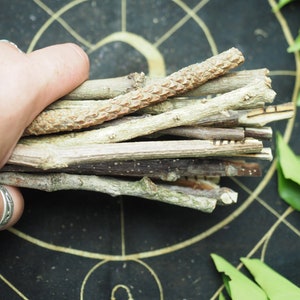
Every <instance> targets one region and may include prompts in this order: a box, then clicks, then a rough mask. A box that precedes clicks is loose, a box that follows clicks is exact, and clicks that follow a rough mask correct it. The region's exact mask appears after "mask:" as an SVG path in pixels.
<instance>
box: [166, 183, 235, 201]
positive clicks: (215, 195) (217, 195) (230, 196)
mask: <svg viewBox="0 0 300 300" xmlns="http://www.w3.org/2000/svg"><path fill="white" fill-rule="evenodd" d="M164 187H166V188H169V189H170V190H172V191H176V192H180V193H185V194H189V195H194V196H201V197H207V198H212V199H216V200H217V204H218V205H230V204H234V203H237V200H238V193H237V192H235V191H233V190H232V189H230V188H227V187H217V188H214V189H210V190H200V189H194V188H189V187H183V186H177V185H164Z"/></svg>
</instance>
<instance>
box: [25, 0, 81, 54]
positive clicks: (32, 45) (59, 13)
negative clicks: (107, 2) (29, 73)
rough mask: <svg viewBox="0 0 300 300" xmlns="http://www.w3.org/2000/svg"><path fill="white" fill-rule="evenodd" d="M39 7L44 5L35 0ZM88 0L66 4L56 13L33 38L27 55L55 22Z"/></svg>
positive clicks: (76, 0) (77, 0) (78, 0)
mask: <svg viewBox="0 0 300 300" xmlns="http://www.w3.org/2000/svg"><path fill="white" fill-rule="evenodd" d="M33 1H34V2H35V3H36V4H37V5H39V4H43V3H42V2H41V1H40V0H33ZM86 1H87V0H75V1H72V2H70V3H68V4H66V5H65V6H63V7H62V8H61V9H59V10H58V11H57V12H56V13H54V14H53V15H52V16H51V18H49V19H48V20H47V21H46V22H45V23H44V24H43V25H42V27H41V28H40V29H39V31H38V32H37V33H36V34H35V36H34V37H33V39H32V40H31V43H30V45H29V47H28V49H27V53H29V52H31V51H32V50H33V49H34V47H35V46H36V44H37V42H38V41H39V39H40V38H41V36H42V35H43V33H44V32H45V31H46V30H47V29H48V28H49V26H50V25H51V24H52V23H53V22H54V21H57V19H58V18H59V17H60V16H61V15H63V14H64V13H65V12H67V11H68V10H70V9H71V8H73V7H75V6H76V5H78V4H81V3H83V2H86Z"/></svg>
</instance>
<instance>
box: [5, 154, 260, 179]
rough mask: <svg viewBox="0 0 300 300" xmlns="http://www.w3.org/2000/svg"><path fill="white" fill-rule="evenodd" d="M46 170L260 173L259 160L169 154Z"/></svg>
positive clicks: (174, 175)
mask: <svg viewBox="0 0 300 300" xmlns="http://www.w3.org/2000/svg"><path fill="white" fill-rule="evenodd" d="M1 172H25V173H33V172H35V173H37V172H39V173H43V172H45V170H43V169H41V168H33V167H28V166H23V165H5V166H4V167H3V168H2V169H1ZM46 172H47V173H51V172H60V173H61V172H62V173H72V174H83V175H102V176H104V175H109V176H127V177H150V178H153V179H161V180H164V181H174V180H177V179H178V178H180V177H183V176H197V178H198V177H199V176H206V177H208V176H209V177H211V176H261V168H260V165H259V164H258V163H247V162H245V161H240V160H232V159H231V160H230V159H228V160H225V159H222V160H221V159H201V158H198V159H197V158H183V159H178V158H176V159H175V158H172V159H167V158H165V159H152V160H135V161H133V160H128V161H118V160H116V161H105V162H98V163H85V164H83V163H81V162H80V161H79V162H78V163H77V164H72V165H69V166H67V167H65V168H59V169H47V170H46Z"/></svg>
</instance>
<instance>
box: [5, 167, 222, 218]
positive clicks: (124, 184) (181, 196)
mask: <svg viewBox="0 0 300 300" xmlns="http://www.w3.org/2000/svg"><path fill="white" fill-rule="evenodd" d="M0 183H1V184H7V185H12V186H16V187H25V188H33V189H38V190H42V191H48V192H54V191H58V190H87V191H95V192H101V193H106V194H109V195H111V196H119V195H127V196H134V197H142V198H146V199H150V200H156V201H161V202H165V203H169V204H173V205H178V206H182V207H188V208H193V209H197V210H201V211H203V212H206V213H211V212H212V211H213V210H214V208H215V207H216V204H217V200H216V199H213V198H209V197H202V196H197V195H196V196H195V195H190V194H185V193H182V192H177V191H172V190H171V189H169V188H165V187H163V186H159V185H155V184H154V183H153V182H152V181H151V180H150V179H149V178H146V177H144V178H143V179H141V180H139V181H125V180H119V179H115V178H109V177H98V176H90V175H71V174H64V173H59V174H48V175H41V174H26V173H10V172H7V173H0Z"/></svg>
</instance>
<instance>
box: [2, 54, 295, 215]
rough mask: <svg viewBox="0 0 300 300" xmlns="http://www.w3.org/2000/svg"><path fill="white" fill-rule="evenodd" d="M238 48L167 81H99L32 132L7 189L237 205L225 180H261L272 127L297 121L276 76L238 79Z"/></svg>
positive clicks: (261, 73) (5, 174)
mask: <svg viewBox="0 0 300 300" xmlns="http://www.w3.org/2000/svg"><path fill="white" fill-rule="evenodd" d="M243 62H244V57H243V54H242V53H241V52H240V51H239V50H238V49H236V48H231V49H229V50H227V51H225V52H222V53H220V54H218V55H215V56H212V57H210V58H208V59H207V60H205V61H203V62H201V63H197V64H193V65H191V66H188V67H185V68H183V69H181V70H179V71H177V72H175V73H173V74H171V75H169V76H167V77H165V78H158V79H155V78H149V77H147V76H145V75H144V74H143V73H141V74H139V73H134V74H130V75H128V76H124V77H119V78H113V79H99V80H89V81H86V82H85V83H84V84H82V85H81V86H80V87H78V88H77V89H76V90H74V91H73V92H71V93H70V94H69V95H66V96H65V97H64V98H63V99H60V100H59V101H57V102H56V103H54V104H52V105H50V106H49V107H47V108H46V109H45V110H44V111H43V112H42V113H41V114H40V115H39V116H37V118H36V119H35V120H34V121H33V122H32V124H31V125H30V126H29V127H28V128H27V129H26V130H25V132H24V136H23V137H22V139H21V140H20V141H19V143H18V144H17V146H16V148H15V150H14V152H13V154H12V156H11V157H10V159H9V161H8V162H7V164H6V165H5V166H4V167H3V168H2V169H1V170H0V183H1V184H9V185H13V186H19V187H26V188H33V189H40V190H44V191H57V190H68V189H71V190H76V189H81V190H91V191H98V192H102V193H107V194H109V195H112V196H117V195H130V196H135V197H142V198H146V199H151V200H158V201H162V202H166V203H170V204H174V205H179V206H183V207H189V208H194V209H198V210H201V211H203V212H212V211H213V210H214V208H215V207H216V205H229V204H233V203H236V201H237V197H238V195H237V192H235V191H234V190H232V189H231V188H229V187H221V186H220V178H221V177H224V176H261V173H262V171H261V164H260V163H259V161H261V160H272V152H271V149H270V148H268V147H265V146H264V142H265V141H270V140H271V138H272V129H271V127H268V126H266V124H268V123H270V122H273V121H278V120H283V119H288V118H291V117H293V116H294V106H293V104H292V103H284V104H280V105H268V104H269V103H272V101H273V100H274V98H275V95H276V93H275V92H274V90H273V89H272V88H271V80H270V78H269V77H268V70H267V69H257V70H243V71H235V72H234V71H232V70H233V69H234V68H236V67H238V66H239V65H240V64H241V63H243Z"/></svg>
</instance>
